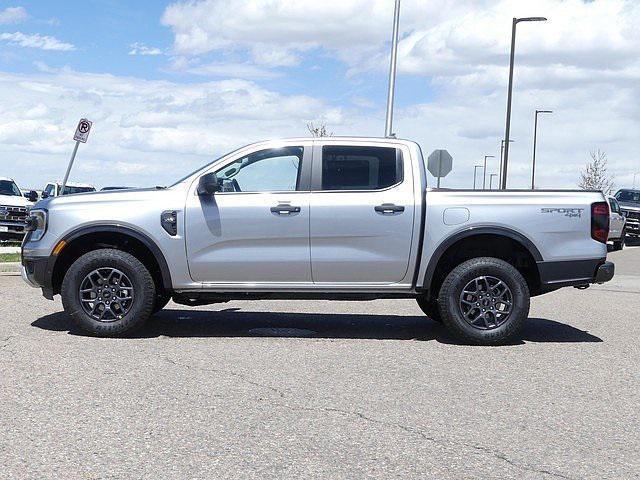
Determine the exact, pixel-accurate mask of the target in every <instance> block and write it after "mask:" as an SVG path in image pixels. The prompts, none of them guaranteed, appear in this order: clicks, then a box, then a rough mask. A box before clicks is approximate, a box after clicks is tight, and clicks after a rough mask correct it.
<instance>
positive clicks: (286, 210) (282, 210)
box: [271, 205, 300, 215]
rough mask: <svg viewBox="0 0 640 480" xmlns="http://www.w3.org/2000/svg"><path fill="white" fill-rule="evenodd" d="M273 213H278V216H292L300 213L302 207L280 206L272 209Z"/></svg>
mask: <svg viewBox="0 0 640 480" xmlns="http://www.w3.org/2000/svg"><path fill="white" fill-rule="evenodd" d="M271 213H276V214H278V215H291V214H292V213H300V207H293V206H291V205H278V206H276V207H271Z"/></svg>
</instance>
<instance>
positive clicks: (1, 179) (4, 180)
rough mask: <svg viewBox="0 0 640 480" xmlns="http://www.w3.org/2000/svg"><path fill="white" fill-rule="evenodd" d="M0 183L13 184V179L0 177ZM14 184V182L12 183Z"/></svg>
mask: <svg viewBox="0 0 640 480" xmlns="http://www.w3.org/2000/svg"><path fill="white" fill-rule="evenodd" d="M0 181H3V182H13V178H9V177H0ZM14 183H15V182H14Z"/></svg>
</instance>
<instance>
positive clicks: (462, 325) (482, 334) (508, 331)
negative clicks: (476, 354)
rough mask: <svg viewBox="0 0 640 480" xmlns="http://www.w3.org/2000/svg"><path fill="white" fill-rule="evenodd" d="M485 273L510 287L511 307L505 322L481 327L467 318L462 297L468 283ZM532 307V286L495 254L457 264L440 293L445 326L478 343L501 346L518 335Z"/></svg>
mask: <svg viewBox="0 0 640 480" xmlns="http://www.w3.org/2000/svg"><path fill="white" fill-rule="evenodd" d="M484 276H490V277H495V278H496V279H498V280H501V281H502V282H504V283H505V284H506V285H507V287H509V289H510V290H511V294H512V295H511V296H512V307H511V312H510V313H509V315H508V316H507V317H506V320H504V323H502V324H500V325H498V326H496V327H494V328H491V329H486V330H481V329H479V328H476V327H474V326H472V325H471V324H470V323H469V322H467V320H466V319H465V317H464V315H463V312H462V306H461V303H462V302H461V300H460V298H461V295H462V291H463V289H464V288H465V286H467V285H468V283H469V282H471V281H473V280H474V279H476V278H479V277H484ZM529 306H530V293H529V287H528V285H527V282H526V280H525V279H524V277H523V276H522V275H521V274H520V272H519V271H518V270H517V269H516V268H515V267H513V266H512V265H511V264H509V263H507V262H505V261H503V260H500V259H497V258H493V257H480V258H475V259H472V260H468V261H466V262H464V263H461V264H460V265H458V266H457V267H456V268H454V269H453V270H452V271H451V272H450V273H449V274H448V275H447V277H446V278H445V280H444V283H443V284H442V287H441V288H440V292H439V294H438V307H439V308H440V314H441V315H442V322H443V323H444V325H445V326H446V327H447V328H448V329H449V331H450V332H451V333H452V334H453V335H454V336H456V337H457V338H459V339H461V340H462V341H464V342H466V343H471V344H477V345H500V344H504V343H508V342H509V341H512V340H514V339H515V338H517V337H518V335H519V334H520V332H521V331H522V328H523V327H524V323H525V321H526V319H527V317H528V315H529Z"/></svg>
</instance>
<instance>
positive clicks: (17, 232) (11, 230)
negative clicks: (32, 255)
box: [0, 220, 25, 240]
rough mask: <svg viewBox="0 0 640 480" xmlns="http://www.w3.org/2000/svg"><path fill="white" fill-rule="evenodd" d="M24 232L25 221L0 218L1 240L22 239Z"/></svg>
mask: <svg viewBox="0 0 640 480" xmlns="http://www.w3.org/2000/svg"><path fill="white" fill-rule="evenodd" d="M4 230H6V231H4ZM24 234H25V224H24V223H19V222H9V221H4V220H0V240H22V238H23V237H24Z"/></svg>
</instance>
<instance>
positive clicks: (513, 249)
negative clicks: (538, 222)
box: [423, 226, 543, 296]
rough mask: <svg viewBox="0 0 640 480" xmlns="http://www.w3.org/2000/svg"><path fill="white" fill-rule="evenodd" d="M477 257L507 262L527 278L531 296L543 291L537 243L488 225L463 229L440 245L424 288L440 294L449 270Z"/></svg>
mask: <svg viewBox="0 0 640 480" xmlns="http://www.w3.org/2000/svg"><path fill="white" fill-rule="evenodd" d="M471 252H476V253H477V254H471ZM477 256H494V257H496V258H500V259H502V260H505V261H508V262H509V263H511V264H512V265H513V266H514V267H516V268H517V269H518V270H519V271H520V273H522V274H523V275H524V277H525V279H526V280H527V283H528V284H529V288H530V290H531V291H532V295H534V294H536V293H537V290H539V289H540V275H539V272H538V267H537V262H541V261H542V260H543V258H542V255H541V253H540V251H539V250H538V248H537V247H536V246H535V244H534V243H533V242H532V241H531V240H530V239H529V238H527V237H526V236H525V235H523V234H521V233H520V232H517V231H515V230H512V229H510V228H506V227H494V226H486V227H471V228H468V229H466V230H462V231H460V232H457V233H455V234H454V235H452V236H450V237H448V238H447V239H446V240H444V241H443V242H442V243H441V244H440V245H438V247H437V248H436V250H435V252H434V253H433V255H432V256H431V259H430V260H429V264H428V265H427V269H426V272H425V276H424V283H423V287H424V289H425V290H428V292H429V296H432V295H434V294H435V295H437V291H438V290H439V288H440V285H441V284H442V281H443V280H444V278H443V274H444V273H445V272H446V271H447V268H449V271H450V269H453V268H455V267H456V266H457V265H459V264H460V263H462V262H464V261H465V260H468V259H470V258H474V257H477ZM434 290H435V291H434Z"/></svg>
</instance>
